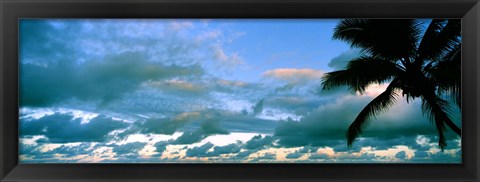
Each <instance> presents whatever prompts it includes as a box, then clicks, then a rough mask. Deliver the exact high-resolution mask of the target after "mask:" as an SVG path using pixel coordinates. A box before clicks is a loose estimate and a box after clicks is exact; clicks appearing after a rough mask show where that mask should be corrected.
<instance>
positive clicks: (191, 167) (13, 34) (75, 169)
mask: <svg viewBox="0 0 480 182" xmlns="http://www.w3.org/2000/svg"><path fill="white" fill-rule="evenodd" d="M19 18H462V21H463V23H462V39H463V40H462V42H463V43H462V44H463V49H462V56H463V58H462V86H463V89H462V97H463V98H462V108H463V109H462V118H463V123H462V125H463V133H462V135H463V136H462V147H463V148H462V152H463V155H462V160H463V161H462V164H18V155H17V154H18V100H17V98H18V87H17V86H18V54H17V53H18V42H17V41H18V40H17V36H18V19H19ZM479 24H480V3H479V1H478V0H300V1H294V0H284V1H281V0H243V1H238V0H223V1H219V0H180V1H178V0H177V1H174V0H160V1H153V0H143V1H137V2H136V1H134V0H126V1H108V0H97V1H95V0H64V1H60V0H37V1H32V0H0V47H1V49H0V57H1V61H0V70H1V71H0V88H1V89H0V181H66V180H69V181H98V180H102V181H132V180H133V181H212V180H213V181H265V180H269V181H386V180H389V181H390V180H391V181H444V182H447V181H452V182H453V181H456V182H460V181H462V182H466V181H468V182H470V181H471V182H474V181H479V180H480V171H479V165H480V162H479V155H480V154H479V150H480V145H479V138H480V137H479V133H478V132H479V131H480V129H479V126H480V125H479V124H478V121H479V112H478V111H479V107H478V104H479V101H480V100H479V98H480V97H479V93H480V92H479V91H480V90H479V84H478V83H479V76H480V75H479V73H478V71H479V70H480V67H479V66H480V64H478V61H479V58H480V54H479V52H478V50H480V49H479V47H480V46H479V45H480V39H479V37H480V36H479V35H480V30H479V29H480V27H479Z"/></svg>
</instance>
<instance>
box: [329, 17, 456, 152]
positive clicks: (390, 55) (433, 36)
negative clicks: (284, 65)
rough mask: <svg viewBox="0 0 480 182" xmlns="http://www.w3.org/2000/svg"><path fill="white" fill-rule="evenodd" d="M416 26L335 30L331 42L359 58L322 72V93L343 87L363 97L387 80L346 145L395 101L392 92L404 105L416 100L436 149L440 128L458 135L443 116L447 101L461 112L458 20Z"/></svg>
mask: <svg viewBox="0 0 480 182" xmlns="http://www.w3.org/2000/svg"><path fill="white" fill-rule="evenodd" d="M421 26H422V23H421V21H415V20H407V19H399V20H382V19H373V20H367V19H345V20H342V21H341V22H340V23H339V24H338V25H337V26H336V28H335V32H334V35H333V38H334V39H340V40H343V41H346V42H348V43H350V45H351V46H352V47H355V48H359V49H361V50H362V51H363V56H361V57H359V58H356V59H353V60H351V61H350V62H349V63H348V64H347V66H346V68H345V69H344V70H339V71H333V72H330V73H327V74H326V75H325V77H324V78H323V90H329V89H332V88H335V87H338V86H348V87H349V88H350V90H351V91H353V92H359V93H363V92H364V91H365V89H366V87H367V86H368V85H370V84H372V83H387V82H390V84H389V85H388V87H387V88H386V90H385V91H384V92H383V93H381V94H380V95H378V96H377V97H376V98H374V99H373V100H372V101H371V102H370V103H368V104H367V106H366V107H365V108H363V110H362V111H361V112H360V113H359V114H358V116H357V117H356V118H355V120H354V121H353V123H352V124H351V125H350V126H349V128H348V131H347V140H348V142H347V143H348V146H349V147H350V146H351V145H352V143H353V141H354V140H355V138H357V137H358V136H359V135H360V134H361V133H362V132H363V129H364V128H365V126H366V125H367V123H368V121H369V119H370V118H371V117H373V116H375V115H377V114H378V113H379V112H381V111H385V110H387V109H388V108H389V107H390V106H391V105H392V104H394V103H395V102H396V101H397V100H396V99H397V97H398V93H402V95H403V96H404V97H405V98H406V99H407V102H408V101H409V99H415V98H421V99H422V111H423V113H424V114H426V115H427V116H428V117H429V118H430V119H431V120H432V121H433V122H434V124H435V126H436V128H437V131H438V135H439V141H438V143H439V146H440V148H441V149H442V150H443V149H444V147H445V146H446V141H445V136H444V131H445V125H446V126H448V127H449V128H451V129H452V130H453V131H454V132H455V133H457V134H458V135H459V136H460V135H461V129H460V128H458V127H457V126H456V125H455V124H454V123H453V122H452V120H451V118H450V117H449V115H448V112H449V110H450V109H451V108H450V107H451V105H450V103H449V102H448V101H447V100H451V101H452V102H453V103H455V104H456V105H457V106H458V107H459V108H461V106H460V105H461V104H460V101H461V100H460V89H461V87H460V82H461V81H460V80H461V79H460V77H461V73H460V70H461V69H460V59H461V38H460V30H461V23H460V20H459V19H449V20H445V19H434V20H432V21H431V23H430V24H429V25H428V27H427V28H426V29H425V31H422V28H421ZM400 91H401V92H400Z"/></svg>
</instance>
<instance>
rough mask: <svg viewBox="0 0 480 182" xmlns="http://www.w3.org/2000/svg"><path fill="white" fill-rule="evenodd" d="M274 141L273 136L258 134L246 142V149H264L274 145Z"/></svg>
mask: <svg viewBox="0 0 480 182" xmlns="http://www.w3.org/2000/svg"><path fill="white" fill-rule="evenodd" d="M273 141H274V138H273V137H272V136H268V135H267V136H265V137H262V136H261V135H256V136H254V137H252V139H250V140H249V141H248V142H246V143H245V149H249V150H251V149H264V148H265V147H270V146H273Z"/></svg>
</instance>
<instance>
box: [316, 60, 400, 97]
mask: <svg viewBox="0 0 480 182" xmlns="http://www.w3.org/2000/svg"><path fill="white" fill-rule="evenodd" d="M399 72H401V69H399V68H398V67H397V65H396V64H395V63H392V62H389V61H386V60H383V59H379V58H375V57H369V56H363V57H360V58H358V59H354V60H352V61H350V62H349V63H348V64H347V66H346V69H345V70H339V71H334V72H329V73H326V74H325V76H324V77H323V82H322V85H323V88H322V89H323V90H331V89H333V88H336V87H339V86H348V87H349V88H350V90H351V91H353V92H355V91H358V92H360V93H363V92H364V91H365V88H366V87H367V86H368V85H370V84H372V83H383V82H386V81H388V80H390V79H392V78H393V77H394V76H396V75H397V74H398V73H399Z"/></svg>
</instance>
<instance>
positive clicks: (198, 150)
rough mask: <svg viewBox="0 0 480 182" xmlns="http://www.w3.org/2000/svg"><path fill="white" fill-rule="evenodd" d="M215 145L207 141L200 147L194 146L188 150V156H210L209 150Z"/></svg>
mask: <svg viewBox="0 0 480 182" xmlns="http://www.w3.org/2000/svg"><path fill="white" fill-rule="evenodd" d="M213 146H214V145H213V144H212V143H206V144H204V145H202V146H199V147H193V148H191V149H188V150H187V153H186V156H187V157H208V156H209V155H208V154H207V151H208V150H210V149H211V148H212V147H213Z"/></svg>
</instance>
